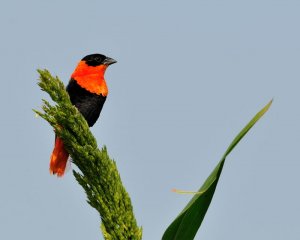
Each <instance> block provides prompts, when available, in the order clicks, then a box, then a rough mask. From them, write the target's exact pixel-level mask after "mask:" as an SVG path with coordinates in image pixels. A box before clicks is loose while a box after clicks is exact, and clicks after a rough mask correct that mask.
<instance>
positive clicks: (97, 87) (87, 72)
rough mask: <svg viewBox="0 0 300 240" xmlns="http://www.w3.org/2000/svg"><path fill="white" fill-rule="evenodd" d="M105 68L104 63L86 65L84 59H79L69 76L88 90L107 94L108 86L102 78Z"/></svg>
mask: <svg viewBox="0 0 300 240" xmlns="http://www.w3.org/2000/svg"><path fill="white" fill-rule="evenodd" d="M106 68H107V66H106V65H100V66H95V67H94V66H88V65H87V64H86V63H85V62H84V61H81V62H79V64H78V65H77V67H76V69H75V71H74V72H73V74H72V75H71V78H73V79H74V80H75V81H76V82H77V83H78V85H79V86H81V87H82V88H84V89H86V90H88V91H89V92H91V93H95V94H98V95H100V94H101V95H103V96H107V94H108V88H107V85H106V81H105V79H104V73H105V70H106Z"/></svg>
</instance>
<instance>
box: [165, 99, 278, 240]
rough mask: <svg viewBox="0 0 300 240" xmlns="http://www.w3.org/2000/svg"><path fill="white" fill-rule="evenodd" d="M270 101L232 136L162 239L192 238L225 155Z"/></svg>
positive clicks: (215, 183)
mask: <svg viewBox="0 0 300 240" xmlns="http://www.w3.org/2000/svg"><path fill="white" fill-rule="evenodd" d="M272 101H273V100H271V101H270V102H269V103H268V104H267V105H266V106H265V107H264V108H263V109H261V110H260V111H259V112H258V113H257V114H256V115H255V116H254V117H253V118H252V119H251V121H250V122H249V123H248V124H247V125H246V126H245V127H244V128H243V129H242V131H241V132H240V133H239V134H238V135H237V136H236V137H235V138H234V140H233V141H232V143H231V144H230V145H229V147H228V148H227V150H226V152H225V154H224V155H223V157H222V159H221V160H220V162H219V163H218V165H217V166H216V167H215V169H214V170H213V172H212V173H211V174H210V175H209V177H208V178H207V179H206V181H205V182H204V184H203V185H202V187H201V188H200V189H199V191H198V193H197V194H195V196H194V197H193V198H192V199H191V200H190V202H189V203H188V204H187V205H186V207H185V208H184V209H183V210H182V212H181V213H180V214H179V215H178V216H177V218H176V219H175V220H174V221H173V222H172V223H171V225H170V226H169V227H168V228H167V230H166V231H165V233H164V235H163V237H162V239H163V240H189V239H194V237H195V235H196V233H197V231H198V229H199V227H200V225H201V223H202V221H203V218H204V216H205V214H206V212H207V209H208V207H209V205H210V202H211V200H212V198H213V195H214V192H215V190H216V187H217V184H218V181H219V178H220V175H221V172H222V169H223V166H224V163H225V159H226V157H227V155H228V154H229V153H230V152H231V151H232V150H233V149H234V147H235V146H236V145H237V144H238V143H239V141H240V140H241V139H242V138H243V137H244V136H245V135H246V133H247V132H248V131H249V130H250V129H251V128H252V127H253V126H254V124H255V123H256V122H257V121H258V120H259V119H260V118H261V117H262V116H263V115H264V114H265V113H266V112H267V111H268V109H269V108H270V106H271V104H272Z"/></svg>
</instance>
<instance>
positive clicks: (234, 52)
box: [0, 0, 300, 240]
mask: <svg viewBox="0 0 300 240" xmlns="http://www.w3.org/2000/svg"><path fill="white" fill-rule="evenodd" d="M299 11H300V2H299V1H291V0H285V1H280V0H273V1H266V0H261V1H256V0H253V1H167V0H166V1H158V0H153V1H148V2H142V1H122V2H121V1H95V0H91V1H88V3H87V2H82V1H57V0H56V1H51V2H50V1H47V2H46V1H34V0H28V1H16V0H12V1H6V2H3V3H1V7H0V27H1V45H0V52H1V57H0V64H1V70H2V71H1V73H2V80H1V86H2V87H1V90H2V93H1V95H0V100H1V101H0V104H1V110H2V117H1V120H0V121H1V124H0V127H1V133H2V137H1V140H0V141H1V152H2V157H1V163H2V168H1V169H2V173H1V175H0V189H1V198H0V212H1V214H0V239H32V240H35V239H44V240H48V239H49V240H50V239H53V237H55V238H56V239H72V240H77V239H99V238H100V239H101V238H102V235H101V233H100V230H99V216H98V215H97V212H96V211H95V210H94V209H92V208H91V207H90V206H89V205H88V204H87V203H86V202H85V199H86V197H85V194H84V191H83V190H82V189H81V187H80V186H79V185H78V184H77V182H76V181H75V179H74V177H73V176H72V174H71V172H69V173H68V174H67V175H66V176H65V177H64V178H63V179H57V178H56V177H53V176H50V175H49V172H48V164H49V157H50V154H51V151H52V148H53V143H54V134H53V131H52V129H51V128H50V126H49V125H48V124H47V123H46V122H45V121H43V120H42V119H41V118H35V116H34V113H33V112H32V109H33V108H35V109H39V108H40V106H41V99H42V98H46V99H48V96H47V95H46V94H45V93H43V92H41V91H40V90H39V87H38V86H37V84H36V83H37V78H38V75H37V72H36V69H37V68H47V69H48V70H49V71H50V72H51V73H53V74H56V75H58V76H59V77H60V78H61V79H62V80H63V81H64V83H65V84H66V83H67V82H68V79H69V77H70V74H71V73H72V71H73V69H74V67H75V66H76V64H77V62H78V61H79V60H80V59H81V58H82V57H83V56H85V55H87V54H90V53H95V52H99V53H103V54H106V55H108V56H110V57H113V58H114V59H116V60H118V63H117V64H115V65H112V66H111V67H110V68H109V69H108V70H107V73H106V79H107V83H108V87H109V91H110V93H109V96H108V100H107V101H106V103H105V106H104V109H103V111H102V114H101V119H100V121H98V122H97V123H96V125H95V126H94V127H93V128H92V132H93V133H94V135H95V136H96V138H97V140H98V144H99V145H100V146H101V145H103V144H105V145H106V146H107V147H108V151H109V154H110V156H111V157H113V158H114V159H115V160H116V162H117V165H118V168H119V171H120V174H121V177H122V179H123V182H124V184H125V186H126V188H127V190H128V192H129V193H130V196H131V198H132V202H133V206H134V211H135V214H136V217H137V220H138V223H139V225H142V226H143V229H144V238H143V239H146V240H148V239H149V240H152V239H160V238H161V236H162V234H163V232H164V230H165V229H166V227H167V226H168V225H169V224H170V223H171V221H172V220H173V219H174V218H175V217H176V216H177V214H178V213H179V212H180V211H181V209H182V208H183V207H184V206H185V204H186V203H187V201H188V200H189V199H190V197H191V196H189V195H187V196H186V195H177V194H174V193H172V192H171V189H172V188H179V189H185V190H197V189H198V188H199V186H201V184H202V183H203V181H204V180H205V178H206V177H207V176H208V175H209V173H210V172H211V171H212V169H213V168H214V166H215V165H216V164H217V162H218V161H219V159H220V157H221V156H222V154H223V152H224V151H225V150H226V148H227V146H228V144H229V143H230V142H231V140H232V139H233V137H234V136H235V135H236V134H237V133H238V132H239V131H240V129H241V128H242V127H243V126H244V125H245V124H246V123H247V122H248V121H249V120H250V119H251V117H252V116H253V115H254V114H255V113H256V112H257V111H258V110H259V109H260V108H262V107H263V106H264V105H265V104H266V103H267V102H268V101H269V100H270V99H272V98H274V103H273V106H272V107H271V109H270V111H269V112H268V113H267V114H266V116H265V117H264V118H263V119H262V120H261V121H260V122H259V123H258V124H257V125H256V126H255V127H254V128H253V129H252V130H251V132H249V134H248V135H247V136H246V137H245V138H244V139H243V140H242V141H241V142H240V144H239V145H238V146H237V148H236V149H235V150H234V151H233V152H232V154H231V155H230V156H229V157H228V159H227V162H226V164H225V168H224V170H223V173H222V176H221V179H220V182H219V185H218V187H217V191H216V193H215V196H214V199H213V201H212V204H211V206H210V208H209V210H208V213H207V215H206V218H205V220H204V222H203V225H202V227H201V229H200V231H199V232H198V234H197V236H196V238H195V239H206V240H210V239H243V240H250V239H251V240H252V239H273V240H279V239H280V240H281V239H298V238H299V236H300V229H299V221H300V220H299V212H300V207H299V202H300V193H299V190H298V189H299V187H298V183H299V181H300V175H299V168H300V162H299V146H300V124H299V122H300V108H299V102H300V94H299V89H300V84H299V77H300V71H299V65H300V44H299V43H300V32H299V22H300V15H299Z"/></svg>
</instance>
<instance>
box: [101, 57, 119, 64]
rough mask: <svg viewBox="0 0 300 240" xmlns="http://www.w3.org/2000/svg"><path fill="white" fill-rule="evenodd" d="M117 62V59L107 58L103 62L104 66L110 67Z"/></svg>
mask: <svg viewBox="0 0 300 240" xmlns="http://www.w3.org/2000/svg"><path fill="white" fill-rule="evenodd" d="M116 62H117V61H116V60H115V59H113V58H109V57H106V58H105V59H104V61H103V62H102V64H104V65H107V66H109V65H111V64H114V63H116Z"/></svg>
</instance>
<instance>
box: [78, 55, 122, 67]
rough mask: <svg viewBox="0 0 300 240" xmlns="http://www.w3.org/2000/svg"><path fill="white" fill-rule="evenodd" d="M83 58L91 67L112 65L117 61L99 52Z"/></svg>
mask: <svg viewBox="0 0 300 240" xmlns="http://www.w3.org/2000/svg"><path fill="white" fill-rule="evenodd" d="M81 60H82V61H85V62H86V64H87V65H88V66H91V67H96V66H99V65H111V64H114V63H116V62H117V61H116V60H114V59H112V58H109V57H106V56H104V55H102V54H99V53H95V54H90V55H87V56H85V57H84V58H83V59H81Z"/></svg>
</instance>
